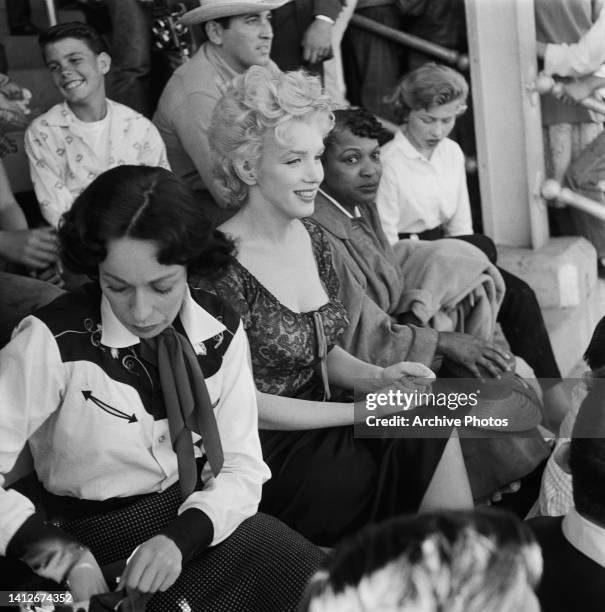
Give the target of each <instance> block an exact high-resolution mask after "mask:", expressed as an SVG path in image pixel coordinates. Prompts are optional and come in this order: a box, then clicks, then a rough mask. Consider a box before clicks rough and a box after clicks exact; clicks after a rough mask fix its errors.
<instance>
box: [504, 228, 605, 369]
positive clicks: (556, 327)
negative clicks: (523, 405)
mask: <svg viewBox="0 0 605 612" xmlns="http://www.w3.org/2000/svg"><path fill="white" fill-rule="evenodd" d="M498 264H499V265H501V266H502V267H503V268H505V269H506V270H508V271H509V272H511V273H513V274H516V275H517V276H520V277H521V278H522V279H523V280H524V281H526V282H527V283H528V284H529V285H530V286H531V287H532V288H533V289H534V291H535V292H536V296H537V298H538V302H539V304H540V306H541V307H542V312H543V315H544V321H545V323H546V328H547V330H548V333H549V336H550V340H551V343H552V346H553V350H554V353H555V357H556V359H557V362H558V364H559V368H560V369H561V373H562V375H563V376H569V375H570V374H572V373H573V372H574V371H575V370H576V369H577V366H578V363H579V362H580V361H581V359H582V355H583V354H584V351H585V350H586V347H587V346H588V342H589V340H590V338H591V336H592V332H593V330H594V328H595V325H596V324H597V322H598V321H599V319H600V318H601V317H602V316H603V315H605V282H603V281H601V280H599V279H598V278H597V257H596V251H595V248H594V247H593V245H592V244H590V243H589V242H588V241H587V240H586V239H585V238H581V237H579V236H568V237H563V238H551V239H550V240H549V241H548V243H547V244H545V245H544V246H543V247H541V248H539V249H535V250H532V249H517V248H510V247H500V246H499V247H498Z"/></svg>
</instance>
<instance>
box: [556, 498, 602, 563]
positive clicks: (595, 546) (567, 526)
mask: <svg viewBox="0 0 605 612" xmlns="http://www.w3.org/2000/svg"><path fill="white" fill-rule="evenodd" d="M561 529H562V530H563V535H564V536H565V539H566V540H567V541H568V542H569V543H570V544H571V545H572V546H573V547H574V548H577V549H578V550H579V551H580V552H581V553H583V554H585V555H586V556H587V557H588V558H589V559H592V560H593V561H594V562H595V563H598V564H599V565H600V566H601V567H605V529H603V527H599V526H598V525H597V524H595V523H593V522H592V521H589V520H588V519H585V518H584V517H583V516H582V515H581V514H580V513H579V512H578V511H577V510H576V509H575V508H573V509H572V510H570V511H569V512H568V513H567V514H566V515H565V518H564V519H563V523H562V525H561Z"/></svg>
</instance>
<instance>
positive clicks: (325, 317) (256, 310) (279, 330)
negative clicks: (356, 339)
mask: <svg viewBox="0 0 605 612" xmlns="http://www.w3.org/2000/svg"><path fill="white" fill-rule="evenodd" d="M303 223H304V225H305V227H306V229H307V231H308V232H309V235H310V237H311V244H312V246H313V254H314V256H315V261H316V263H317V270H318V272H319V277H320V279H321V281H322V283H323V286H324V288H325V290H326V293H327V294H328V298H329V301H328V302H326V303H325V304H324V305H323V306H321V307H320V308H319V309H318V310H317V311H310V312H302V313H297V312H293V311H292V310H290V309H289V308H287V307H286V306H284V305H283V304H282V303H281V302H280V301H279V300H278V299H277V298H276V297H275V296H274V295H273V294H272V293H271V292H270V291H269V290H268V289H267V288H266V287H265V286H264V285H262V284H261V283H260V282H259V281H258V280H257V279H256V277H255V276H253V275H252V274H251V273H250V272H249V271H248V269H247V268H245V267H244V266H243V265H242V264H241V263H239V262H236V263H235V264H234V265H233V266H231V267H230V268H229V269H228V271H227V273H226V274H225V276H223V277H222V278H221V279H220V280H219V281H215V282H214V290H215V291H216V292H217V293H218V294H219V295H220V296H221V297H222V298H223V299H224V300H226V301H227V303H228V304H229V305H230V306H231V307H232V308H234V309H235V310H236V311H237V312H238V314H239V315H240V316H241V318H242V321H243V324H244V327H245V328H246V331H247V333H248V340H249V342H250V349H251V352H252V366H253V372H254V379H255V381H256V385H257V387H258V389H259V390H260V391H263V392H265V393H271V394H273V395H284V396H288V397H294V396H296V395H298V394H299V392H300V391H301V389H303V388H305V387H306V386H307V385H309V384H310V383H311V381H312V380H313V378H314V377H316V374H315V372H314V369H313V366H314V365H316V364H317V363H318V362H319V361H320V357H319V354H320V344H321V339H320V341H319V342H318V334H317V331H316V328H317V323H316V321H315V319H316V318H320V319H321V323H322V324H323V331H324V334H325V339H326V342H327V346H328V350H330V348H331V347H332V346H333V345H334V343H335V342H336V340H337V339H338V337H339V336H340V335H341V334H342V332H343V331H344V330H345V329H346V327H347V325H348V324H349V322H348V319H347V313H346V310H345V307H344V306H343V304H342V303H341V302H340V301H338V300H337V297H336V296H337V294H338V288H339V284H338V277H337V276H336V272H335V271H334V268H333V267H332V253H331V251H330V244H329V242H328V240H327V238H326V237H325V235H324V233H323V231H322V230H321V228H320V227H319V226H317V225H316V224H315V223H314V222H313V221H310V220H308V219H304V220H303ZM318 378H319V377H318ZM320 386H321V385H320ZM317 399H321V398H320V397H318V398H317Z"/></svg>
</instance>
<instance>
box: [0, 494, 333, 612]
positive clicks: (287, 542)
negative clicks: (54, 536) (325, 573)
mask: <svg viewBox="0 0 605 612" xmlns="http://www.w3.org/2000/svg"><path fill="white" fill-rule="evenodd" d="M181 503H182V499H181V494H180V491H179V488H178V483H177V484H175V485H173V486H172V487H170V488H169V489H167V490H166V491H164V492H163V493H155V494H152V495H147V496H144V497H142V498H140V499H138V500H137V501H135V502H134V503H132V504H131V505H129V506H128V507H125V508H120V509H117V510H114V511H111V512H106V513H103V514H97V515H93V516H87V517H83V518H78V519H75V520H70V521H67V522H64V523H61V525H60V526H61V528H62V529H64V530H65V531H67V532H68V533H70V534H72V535H73V536H74V537H76V538H77V539H78V540H79V541H80V542H81V543H82V544H84V545H85V546H87V547H88V548H89V549H90V550H91V551H92V553H93V555H94V556H95V559H96V560H97V562H98V563H99V565H100V566H101V567H102V568H105V567H107V566H110V565H112V564H115V563H116V562H118V561H120V560H125V559H127V558H128V557H129V556H130V555H131V554H132V552H133V551H134V549H135V548H136V547H137V546H138V545H139V544H141V543H143V542H145V541H146V540H148V539H149V538H151V537H153V536H154V535H156V534H157V533H158V532H159V531H161V530H162V529H163V528H164V527H165V526H166V524H167V523H169V522H170V521H171V520H172V519H174V518H175V517H176V513H177V509H178V507H179V506H180V504H181ZM324 556H325V555H324V553H323V552H322V551H321V550H320V549H318V548H317V547H315V546H314V545H312V544H311V543H310V542H308V541H307V540H305V539H304V538H302V537H301V536H300V535H299V534H297V533H296V532H294V531H292V529H290V528H288V527H287V526H286V525H284V524H283V523H281V522H280V521H278V520H277V519H275V518H273V517H270V516H267V515H264V514H256V515H254V516H252V517H251V518H249V519H247V520H245V521H244V522H243V523H242V524H241V525H240V526H239V527H238V528H237V529H236V530H235V531H234V533H233V534H231V536H229V537H228V538H227V539H226V540H224V541H223V542H221V543H220V544H218V545H217V546H213V547H212V548H209V549H207V550H205V551H203V552H201V553H199V554H197V555H196V556H194V557H193V558H192V559H191V560H190V561H189V562H188V563H187V564H186V565H185V566H184V567H183V570H182V572H181V575H180V576H179V578H178V580H177V581H176V582H175V583H174V584H173V585H172V587H170V589H168V590H167V591H165V592H163V593H156V594H155V595H154V596H153V597H152V598H151V599H150V601H149V603H148V604H147V608H146V609H147V610H150V611H156V612H160V611H166V612H168V611H169V612H174V611H175V610H181V609H187V607H186V606H185V607H183V605H184V604H187V605H188V606H189V608H190V609H191V610H193V611H195V612H197V611H203V612H206V611H207V612H223V611H224V612H232V611H233V612H237V611H241V612H271V611H274V612H285V611H287V610H292V611H294V610H296V609H297V607H298V603H299V601H300V599H301V597H302V594H303V591H304V589H305V586H306V584H307V581H308V579H309V577H310V576H311V575H312V574H313V573H314V572H315V570H316V569H317V568H318V567H319V565H320V564H321V562H322V560H323V558H324ZM2 561H4V562H5V563H6V562H9V560H8V559H3V560H2ZM21 565H22V564H21ZM32 584H35V582H34V583H32ZM10 586H11V587H12V588H15V587H16V586H18V585H10ZM109 586H110V588H111V587H115V584H114V585H109Z"/></svg>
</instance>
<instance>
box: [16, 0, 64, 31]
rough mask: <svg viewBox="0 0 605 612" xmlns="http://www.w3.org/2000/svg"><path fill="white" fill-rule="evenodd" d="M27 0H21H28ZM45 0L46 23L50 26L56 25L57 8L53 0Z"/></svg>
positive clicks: (25, 0)
mask: <svg viewBox="0 0 605 612" xmlns="http://www.w3.org/2000/svg"><path fill="white" fill-rule="evenodd" d="M28 1H29V0H22V2H28ZM45 2H46V13H47V14H48V23H49V25H50V26H54V25H57V10H56V9H55V3H54V0H45Z"/></svg>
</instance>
